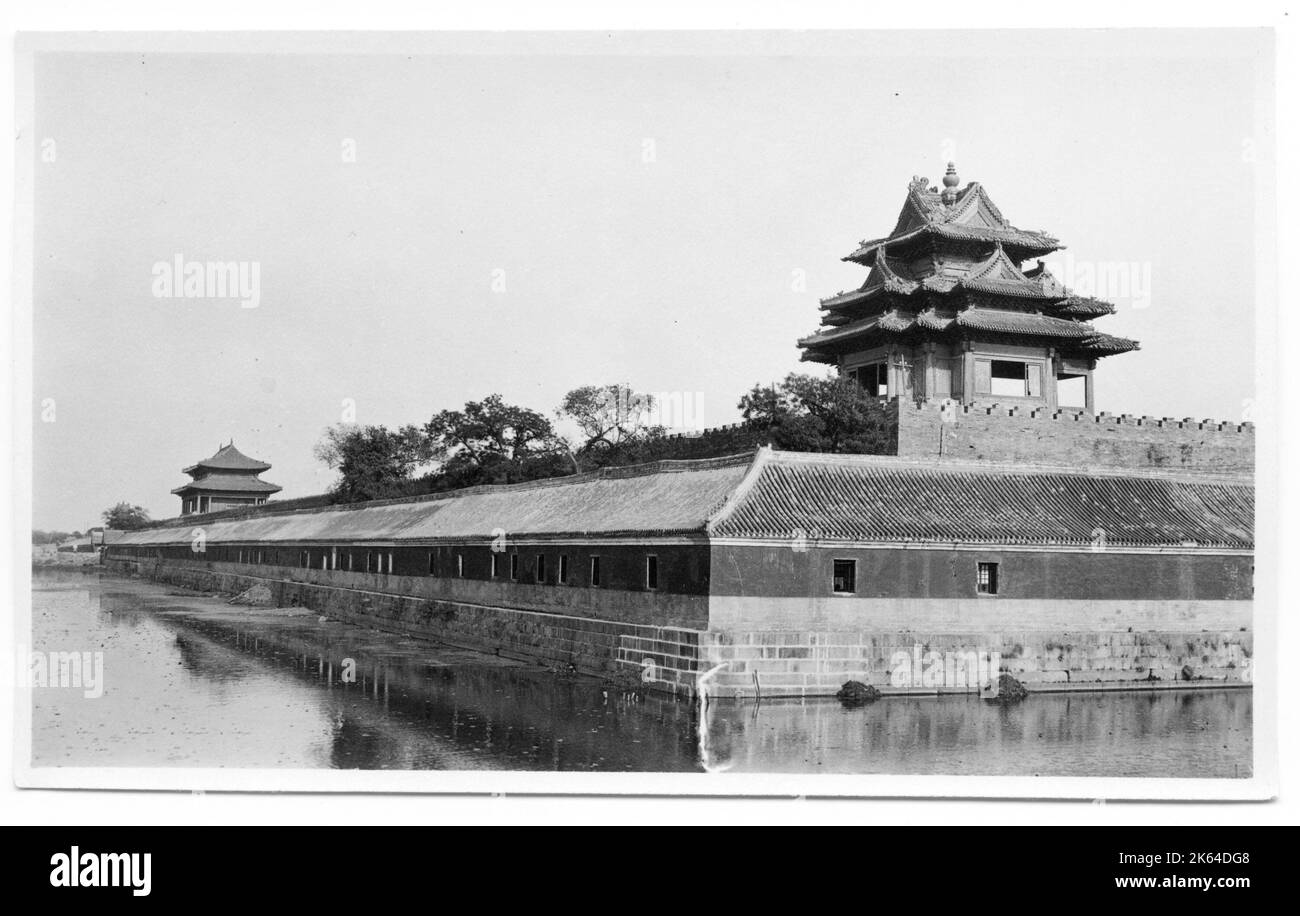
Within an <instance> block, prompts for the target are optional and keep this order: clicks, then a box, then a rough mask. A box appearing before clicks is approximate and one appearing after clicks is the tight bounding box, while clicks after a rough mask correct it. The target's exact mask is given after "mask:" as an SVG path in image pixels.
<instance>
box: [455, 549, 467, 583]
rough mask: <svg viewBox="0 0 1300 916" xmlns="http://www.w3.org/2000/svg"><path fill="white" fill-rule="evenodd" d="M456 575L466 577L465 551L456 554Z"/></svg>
mask: <svg viewBox="0 0 1300 916" xmlns="http://www.w3.org/2000/svg"><path fill="white" fill-rule="evenodd" d="M456 575H457V576H459V577H460V578H462V579H463V578H465V555H464V554H463V553H458V554H456Z"/></svg>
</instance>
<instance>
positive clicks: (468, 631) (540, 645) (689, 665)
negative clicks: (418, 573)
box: [107, 558, 700, 696]
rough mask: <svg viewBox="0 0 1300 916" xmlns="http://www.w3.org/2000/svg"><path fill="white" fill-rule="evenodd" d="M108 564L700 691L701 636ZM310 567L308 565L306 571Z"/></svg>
mask: <svg viewBox="0 0 1300 916" xmlns="http://www.w3.org/2000/svg"><path fill="white" fill-rule="evenodd" d="M107 566H108V569H109V570H110V571H111V572H114V573H117V574H119V575H138V576H143V577H145V578H148V579H152V580H154V581H158V582H167V583H170V584H172V585H179V586H182V587H185V588H191V589H195V590H197V591H204V592H219V593H222V594H230V595H235V594H239V593H240V592H243V591H245V590H246V589H248V588H251V587H252V586H255V585H264V586H266V587H268V588H269V589H270V590H271V594H272V598H273V602H274V605H275V606H276V607H306V608H310V609H312V610H313V611H317V612H319V613H321V614H323V615H326V616H330V617H335V618H337V619H340V620H347V621H351V622H354V623H359V624H365V625H368V626H374V627H378V628H379V629H383V630H389V631H392V632H399V633H409V634H411V635H413V636H419V637H423V638H427V639H431V640H433V641H435V642H439V643H443V644H446V645H450V646H456V647H459V648H465V649H473V650H476V651H480V652H486V653H489V654H493V653H496V654H501V655H505V656H507V657H511V658H522V659H527V660H530V661H534V662H538V663H541V664H545V665H549V666H551V667H554V668H557V669H559V670H561V671H565V670H568V669H569V668H570V666H571V667H572V669H573V670H574V671H576V672H578V673H581V674H586V675H593V676H597V677H603V678H607V679H610V680H612V681H615V682H617V683H618V684H619V685H620V686H631V685H641V686H644V687H646V688H648V689H651V690H655V691H659V692H664V693H671V694H675V695H679V696H692V695H693V692H694V690H695V677H696V671H697V665H696V657H697V654H698V647H699V638H700V633H699V632H698V631H695V630H690V629H686V628H681V627H669V626H663V627H660V626H646V625H640V624H633V623H627V622H624V621H617V620H598V619H592V618H586V617H575V616H571V615H566V614H556V613H545V612H538V611H531V610H522V609H514V608H504V607H492V606H486V605H479V604H471V603H467V602H463V601H451V600H439V599H431V598H425V597H419V596H413V595H404V594H393V593H386V592H376V591H367V590H363V589H359V588H347V587H340V586H337V585H322V584H318V583H317V582H313V581H303V580H299V579H295V578H287V577H277V576H265V575H255V574H251V573H250V572H248V571H247V570H248V569H249V568H248V567H245V568H244V569H243V570H236V569H233V568H231V567H233V566H235V564H212V563H203V562H186V561H179V560H136V559H130V560H128V559H117V558H113V559H109V560H108V561H107ZM304 572H305V571H304Z"/></svg>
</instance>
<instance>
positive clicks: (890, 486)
mask: <svg viewBox="0 0 1300 916" xmlns="http://www.w3.org/2000/svg"><path fill="white" fill-rule="evenodd" d="M1098 529H1100V530H1102V531H1104V532H1105V539H1106V543H1107V545H1109V546H1112V547H1210V548H1228V549H1250V548H1252V547H1253V543H1254V536H1253V529H1254V491H1253V488H1252V486H1251V485H1250V483H1249V481H1247V480H1239V479H1232V478H1223V479H1194V478H1178V477H1173V476H1169V475H1166V474H1157V473H1143V472H1140V471H1125V472H1115V471H1101V470H1095V469H1089V470H1080V469H1064V468H1036V467H1027V466H1024V465H996V464H978V465H977V464H973V463H957V462H952V463H938V464H929V465H921V464H917V463H913V462H909V461H905V460H901V459H897V458H882V457H875V456H858V455H811V454H801V453H791V452H772V453H770V454H768V455H767V456H764V457H760V459H759V461H758V462H756V463H755V466H754V469H753V470H752V471H751V474H750V477H749V478H748V479H747V480H746V481H745V483H744V484H743V485H742V487H741V489H740V490H739V491H738V493H737V495H736V497H735V498H734V499H733V500H732V502H731V503H729V504H728V506H727V507H726V508H724V510H723V511H722V512H721V513H719V515H718V516H717V517H716V518H715V519H714V521H713V523H712V524H711V525H710V534H712V535H714V536H717V537H734V538H762V539H791V538H795V537H800V536H802V537H805V538H810V539H820V540H844V541H864V542H872V543H976V544H1004V545H1044V546H1050V545H1060V546H1079V545H1091V544H1093V543H1094V542H1095V539H1096V537H1097V535H1096V532H1097V531H1098Z"/></svg>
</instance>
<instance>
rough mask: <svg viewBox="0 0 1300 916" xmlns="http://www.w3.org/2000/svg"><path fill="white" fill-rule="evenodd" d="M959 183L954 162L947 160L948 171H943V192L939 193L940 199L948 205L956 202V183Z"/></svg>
mask: <svg viewBox="0 0 1300 916" xmlns="http://www.w3.org/2000/svg"><path fill="white" fill-rule="evenodd" d="M960 183H961V179H960V178H958V177H957V166H956V164H955V163H952V162H949V163H948V171H946V172H944V173H943V194H942V195H940V199H941V200H942V201H943V202H944V203H945V204H947V205H948V206H950V207H951V206H952V205H953V204H954V203H956V202H957V185H958V184H960Z"/></svg>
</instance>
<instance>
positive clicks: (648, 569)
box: [645, 554, 659, 589]
mask: <svg viewBox="0 0 1300 916" xmlns="http://www.w3.org/2000/svg"><path fill="white" fill-rule="evenodd" d="M645 587H646V588H652V589H653V588H658V587H659V558H658V557H657V556H655V555H654V554H650V556H648V557H646V558H645Z"/></svg>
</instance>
